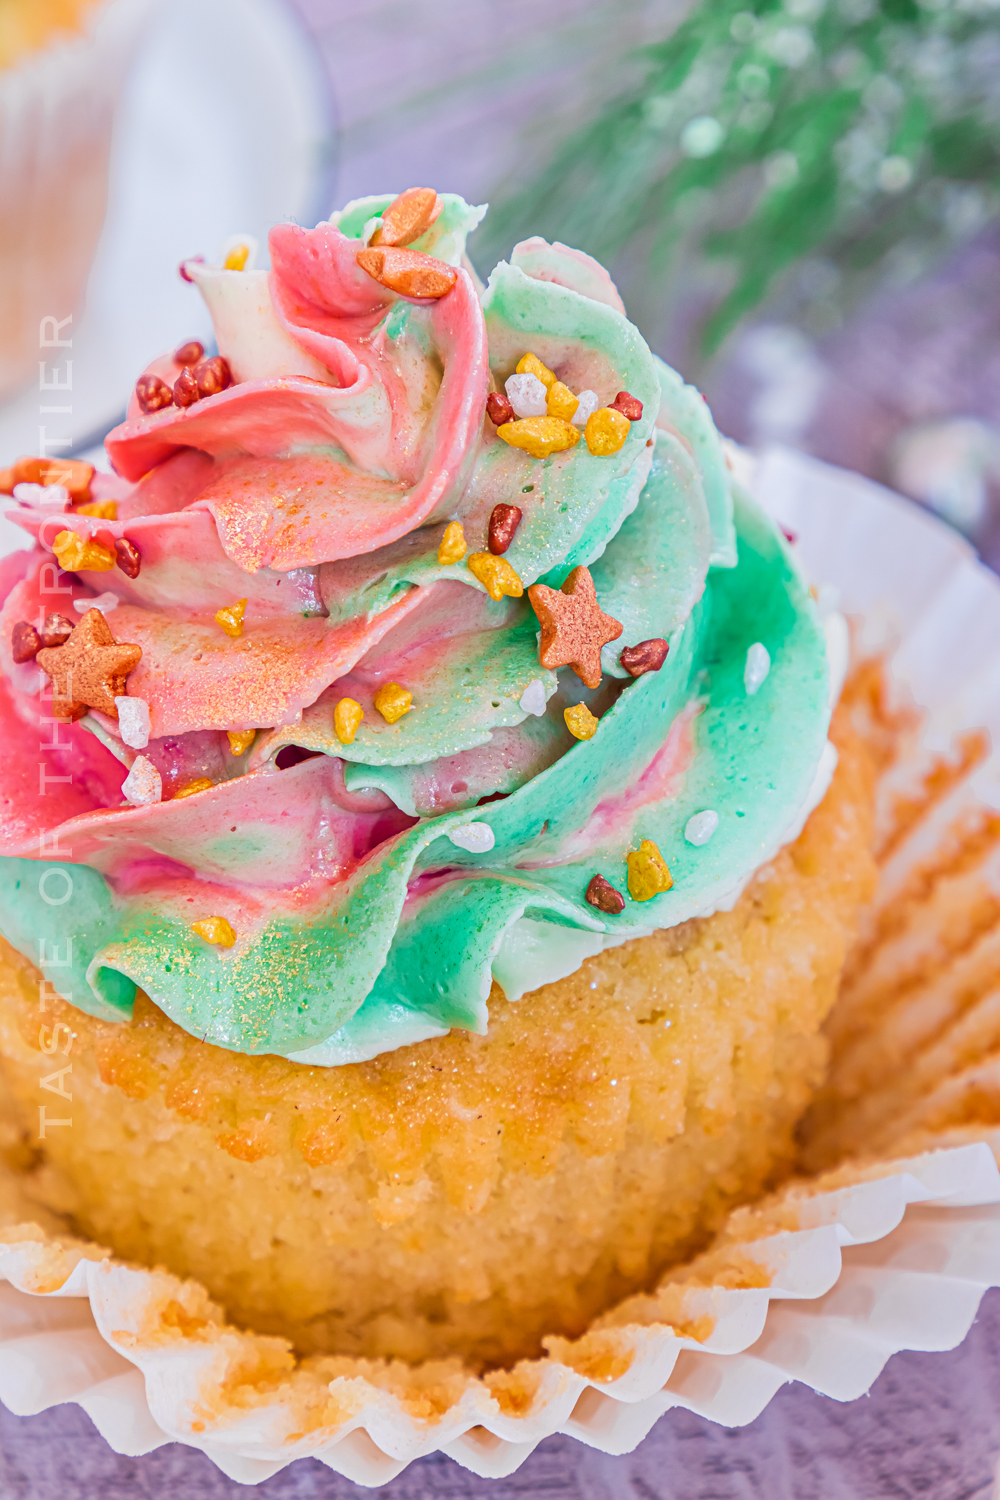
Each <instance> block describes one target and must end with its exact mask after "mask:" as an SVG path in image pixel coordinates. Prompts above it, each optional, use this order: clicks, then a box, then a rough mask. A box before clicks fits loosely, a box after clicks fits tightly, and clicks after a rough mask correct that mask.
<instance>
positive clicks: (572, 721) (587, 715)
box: [563, 703, 600, 740]
mask: <svg viewBox="0 0 1000 1500" xmlns="http://www.w3.org/2000/svg"><path fill="white" fill-rule="evenodd" d="M563 718H564V719H565V721H566V728H567V729H568V730H569V732H570V734H571V735H572V736H573V738H574V739H577V740H592V739H593V738H594V735H595V734H596V733H597V725H598V723H599V722H600V721H599V720H598V719H595V718H594V715H593V714H592V713H591V712H590V709H589V708H588V707H587V705H586V703H574V704H573V706H572V708H564V709H563Z"/></svg>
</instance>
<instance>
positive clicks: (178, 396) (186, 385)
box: [174, 370, 201, 408]
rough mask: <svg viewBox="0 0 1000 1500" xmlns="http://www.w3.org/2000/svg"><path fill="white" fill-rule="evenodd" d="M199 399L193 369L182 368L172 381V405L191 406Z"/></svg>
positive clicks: (199, 393) (199, 394)
mask: <svg viewBox="0 0 1000 1500" xmlns="http://www.w3.org/2000/svg"><path fill="white" fill-rule="evenodd" d="M200 400H201V391H199V389H198V381H197V379H196V378H195V373H194V371H193V370H182V371H181V373H180V374H179V375H178V377H177V379H176V380H175V381H174V405H175V406H180V407H182V408H183V407H185V406H193V405H194V404H195V402H196V401H200Z"/></svg>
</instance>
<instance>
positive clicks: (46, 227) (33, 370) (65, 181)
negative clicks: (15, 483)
mask: <svg viewBox="0 0 1000 1500" xmlns="http://www.w3.org/2000/svg"><path fill="white" fill-rule="evenodd" d="M151 11H152V3H151V0H104V3H103V4H102V5H100V6H98V7H97V8H96V10H95V11H94V12H93V14H92V16H91V17H90V18H89V20H88V23H87V29H86V31H85V32H84V33H83V34H81V35H79V36H62V35H60V36H57V37H54V38H53V41H52V43H51V44H50V45H49V46H47V47H45V48H44V49H43V50H41V51H39V52H37V53H33V54H31V55H30V56H28V57H26V58H25V59H24V60H23V61H22V62H20V63H19V64H18V65H16V66H15V67H13V68H10V69H7V70H6V71H3V72H0V203H2V204H3V213H2V215H0V400H2V399H4V398H5V397H6V396H7V395H9V394H10V393H11V392H13V391H14V390H16V389H18V387H20V386H23V385H26V384H27V383H29V382H34V380H35V379H36V378H37V371H38V362H39V360H44V361H46V362H47V363H48V364H49V365H56V364H60V365H61V363H62V361H63V359H64V357H65V356H66V354H67V352H68V351H67V349H66V348H65V347H62V346H59V345H58V344H56V343H55V342H54V341H55V339H57V338H59V337H62V338H64V339H66V338H70V337H72V325H71V324H67V325H66V326H65V327H63V329H62V330H61V333H59V332H55V331H53V330H51V329H50V330H49V331H48V335H47V336H49V337H50V339H51V340H52V342H51V343H50V344H49V345H44V344H41V342H40V340H41V337H42V335H41V333H40V324H41V320H42V319H43V318H53V319H55V320H56V322H57V323H58V322H61V321H62V320H64V319H66V318H67V317H69V316H70V315H71V314H75V313H77V312H79V310H80V303H81V299H82V296H83V290H84V286H85V283H86V279H87V274H88V272H89V270H90V264H91V260H92V259H93V254H94V250H95V248H96V246H97V241H98V237H99V235H100V232H101V226H102V224H103V221H104V208H105V201H106V197H107V180H108V160H109V155H110V150H111V136H112V124H113V119H114V113H115V107H116V105H117V103H118V97H119V94H120V92H121V88H122V84H123V81H124V78H125V74H126V70H127V66H128V63H129V61H130V59H131V56H132V53H133V51H134V48H135V45H136V43H137V41H138V39H139V37H140V35H141V31H142V27H143V24H144V22H145V21H146V19H147V17H148V16H149V14H150V13H151ZM47 378H48V379H52V378H53V377H52V374H51V372H50V373H49V374H48V376H47ZM58 378H59V379H60V380H61V381H62V382H63V383H65V380H66V372H65V370H64V369H63V370H62V371H61V373H60V375H59V377H58ZM63 399H71V398H63ZM49 400H50V402H51V403H52V404H54V405H58V404H59V402H60V398H59V397H58V396H51V397H50V398H49Z"/></svg>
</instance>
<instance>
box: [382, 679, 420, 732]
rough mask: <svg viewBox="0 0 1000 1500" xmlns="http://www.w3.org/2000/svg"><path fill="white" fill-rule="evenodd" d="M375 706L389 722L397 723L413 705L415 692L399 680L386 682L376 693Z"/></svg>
mask: <svg viewBox="0 0 1000 1500" xmlns="http://www.w3.org/2000/svg"><path fill="white" fill-rule="evenodd" d="M375 707H376V708H377V709H378V711H379V713H380V714H381V715H382V717H383V719H384V720H385V722H386V723H387V724H395V722H396V720H397V719H401V718H402V717H403V715H404V714H408V713H409V712H410V709H411V708H412V707H413V694H412V693H411V692H410V691H409V690H408V689H407V688H405V687H400V685H399V683H398V682H384V683H383V684H382V686H381V687H380V688H379V690H378V692H377V693H376V694H375Z"/></svg>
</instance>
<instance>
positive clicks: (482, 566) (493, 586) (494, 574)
mask: <svg viewBox="0 0 1000 1500" xmlns="http://www.w3.org/2000/svg"><path fill="white" fill-rule="evenodd" d="M501 430H503V429H501ZM466 566H467V567H468V569H469V572H470V573H471V574H472V576H473V577H474V578H478V579H479V582H480V583H481V584H482V585H483V588H484V589H485V590H486V592H487V593H488V594H489V596H490V598H491V599H503V598H504V596H505V595H506V596H507V597H508V598H510V599H520V597H521V595H522V594H523V593H524V584H523V583H522V582H521V580H520V578H519V577H518V576H517V574H516V573H515V572H514V569H513V568H512V567H511V565H510V563H509V562H508V561H507V559H506V558H505V557H494V556H493V554H492V552H470V553H469V556H468V558H467V560H466Z"/></svg>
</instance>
